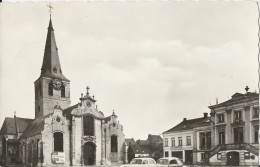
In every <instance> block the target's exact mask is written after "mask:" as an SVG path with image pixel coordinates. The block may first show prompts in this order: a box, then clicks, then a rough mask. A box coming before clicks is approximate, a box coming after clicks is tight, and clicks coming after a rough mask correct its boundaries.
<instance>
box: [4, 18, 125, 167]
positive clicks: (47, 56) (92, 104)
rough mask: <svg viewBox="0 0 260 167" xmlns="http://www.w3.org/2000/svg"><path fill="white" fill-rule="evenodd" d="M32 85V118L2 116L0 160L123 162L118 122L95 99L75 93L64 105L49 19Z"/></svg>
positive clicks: (66, 94)
mask: <svg viewBox="0 0 260 167" xmlns="http://www.w3.org/2000/svg"><path fill="white" fill-rule="evenodd" d="M34 85H35V118H34V119H26V118H18V117H16V116H14V118H5V121H4V123H3V125H2V128H1V130H0V162H1V163H2V164H3V165H5V164H6V165H12V164H19V163H20V164H23V165H27V166H53V165H55V164H65V165H109V164H119V163H123V162H124V161H125V139H124V133H123V126H122V125H121V124H119V121H118V120H117V116H116V115H115V113H114V112H113V113H112V115H111V116H108V117H105V116H104V114H103V113H102V112H101V111H99V110H98V108H97V106H96V99H95V98H94V96H90V93H89V88H88V87H87V92H86V94H84V95H83V94H81V97H80V98H79V99H80V102H79V103H78V104H76V105H72V106H71V104H70V80H68V79H67V78H66V77H65V76H64V74H63V73H62V69H61V65H60V61H59V56H58V48H57V45H56V41H55V37H54V29H53V25H52V20H51V19H50V22H49V27H48V33H47V39H46V44H45V52H44V58H43V63H42V69H41V75H40V77H39V78H38V79H37V80H36V81H35V82H34Z"/></svg>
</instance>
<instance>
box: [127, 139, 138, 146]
mask: <svg viewBox="0 0 260 167" xmlns="http://www.w3.org/2000/svg"><path fill="white" fill-rule="evenodd" d="M125 142H126V144H127V145H129V144H136V143H135V139H134V138H131V139H125Z"/></svg>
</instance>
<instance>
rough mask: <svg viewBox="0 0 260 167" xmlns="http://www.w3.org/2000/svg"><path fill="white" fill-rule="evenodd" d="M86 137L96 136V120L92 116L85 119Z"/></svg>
mask: <svg viewBox="0 0 260 167" xmlns="http://www.w3.org/2000/svg"><path fill="white" fill-rule="evenodd" d="M83 127H84V136H94V118H93V117H91V116H85V117H83Z"/></svg>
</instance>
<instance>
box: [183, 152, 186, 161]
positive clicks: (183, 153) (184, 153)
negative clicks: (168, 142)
mask: <svg viewBox="0 0 260 167" xmlns="http://www.w3.org/2000/svg"><path fill="white" fill-rule="evenodd" d="M182 159H183V162H184V163H185V162H186V159H185V150H182Z"/></svg>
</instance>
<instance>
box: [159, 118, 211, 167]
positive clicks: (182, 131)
mask: <svg viewBox="0 0 260 167" xmlns="http://www.w3.org/2000/svg"><path fill="white" fill-rule="evenodd" d="M205 120H208V117H207V114H204V116H203V117H201V118H196V119H189V120H188V119H186V118H184V119H183V121H182V122H181V123H179V124H178V125H176V126H174V127H173V128H171V129H169V130H167V131H165V132H163V140H164V146H163V148H164V157H178V158H180V159H182V160H183V162H184V163H186V164H192V163H193V148H194V147H195V148H196V141H197V140H196V139H195V140H194V131H193V127H195V125H196V124H198V123H201V122H203V121H205Z"/></svg>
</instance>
